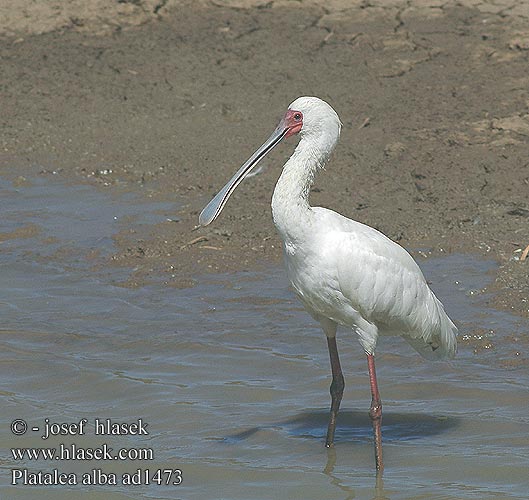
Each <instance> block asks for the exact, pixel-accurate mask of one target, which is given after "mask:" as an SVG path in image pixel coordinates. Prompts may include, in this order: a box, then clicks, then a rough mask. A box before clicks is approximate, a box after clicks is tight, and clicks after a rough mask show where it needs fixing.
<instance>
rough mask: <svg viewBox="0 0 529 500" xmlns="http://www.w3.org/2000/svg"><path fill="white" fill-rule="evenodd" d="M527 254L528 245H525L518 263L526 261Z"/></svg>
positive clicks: (528, 251)
mask: <svg viewBox="0 0 529 500" xmlns="http://www.w3.org/2000/svg"><path fill="white" fill-rule="evenodd" d="M528 254H529V245H527V246H526V247H525V249H524V251H523V252H522V255H520V262H523V261H524V260H525V259H527V255H528Z"/></svg>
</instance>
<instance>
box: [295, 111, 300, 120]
mask: <svg viewBox="0 0 529 500" xmlns="http://www.w3.org/2000/svg"><path fill="white" fill-rule="evenodd" d="M294 120H296V121H299V120H301V113H296V114H295V115H294Z"/></svg>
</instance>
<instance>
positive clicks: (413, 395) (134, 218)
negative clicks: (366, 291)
mask: <svg viewBox="0 0 529 500" xmlns="http://www.w3.org/2000/svg"><path fill="white" fill-rule="evenodd" d="M171 208H172V207H167V206H163V205H157V204H146V203H140V202H139V201H138V200H137V199H134V198H133V197H127V196H123V197H117V198H116V197H111V196H110V195H107V194H104V193H101V192H100V191H96V190H95V189H92V188H90V187H86V186H84V187H76V186H66V185H62V184H58V183H57V182H55V181H54V182H50V181H43V180H39V179H35V180H32V181H31V182H29V183H27V184H26V183H24V184H23V185H13V184H12V183H11V182H8V181H2V182H1V183H0V210H1V213H2V219H1V221H0V242H1V243H0V250H1V254H0V279H1V283H2V287H1V288H0V311H1V314H2V324H1V326H0V366H1V376H0V398H1V408H2V410H1V412H0V449H1V456H0V481H1V483H0V498H2V499H4V498H6V499H34V498H39V499H71V498H76V499H110V500H113V499H129V498H147V499H175V498H178V499H194V498H201V499H271V498H284V499H296V498H299V499H323V498H325V499H342V500H343V499H352V498H360V499H373V498H377V499H392V500H396V499H407V500H408V499H414V500H418V499H435V500H440V499H443V500H448V499H450V500H452V499H454V500H455V499H458V500H459V499H488V498H495V499H496V498H501V499H522V498H523V499H526V498H527V497H528V491H529V480H528V478H527V477H528V476H527V470H528V468H529V437H528V436H529V417H528V413H527V388H528V386H529V369H528V367H527V364H526V363H525V360H526V353H525V350H524V348H523V346H524V345H525V346H527V341H526V340H525V341H524V336H525V337H526V336H527V335H528V332H529V328H528V325H527V324H526V323H523V322H521V320H519V319H517V318H515V317H511V316H509V315H508V314H506V313H501V312H498V311H495V310H491V309H488V308H487V307H486V298H487V297H486V295H484V294H483V293H482V292H481V291H482V289H483V287H485V286H486V285H487V283H489V282H490V280H491V273H492V272H493V271H494V268H495V264H494V262H483V261H477V260H475V258H473V257H470V256H462V255H451V256H447V257H444V258H435V259H434V258H430V259H423V258H421V257H420V256H418V259H419V262H420V263H421V266H422V267H423V269H424V271H425V273H426V274H427V276H428V279H429V280H430V281H431V282H432V287H433V288H434V289H435V290H436V291H437V293H438V295H439V296H440V298H441V299H442V300H443V302H444V303H445V305H446V308H447V309H448V311H450V313H451V315H452V316H453V318H454V319H455V320H456V321H457V322H458V324H459V325H460V327H461V331H462V338H461V347H460V353H459V355H458V358H457V359H456V360H455V361H453V362H446V363H437V364H432V363H429V362H427V361H425V360H422V359H421V358H420V357H419V356H418V355H417V354H415V353H414V352H413V351H412V350H411V348H409V347H408V345H407V344H406V343H405V342H404V341H401V340H400V339H389V340H387V339H382V341H381V342H380V344H379V352H378V357H377V365H378V366H377V368H378V376H379V383H380V389H381V392H382V397H383V402H384V411H385V415H384V423H383V436H384V451H385V461H386V471H385V474H384V480H383V482H382V481H378V483H377V482H376V480H375V475H374V472H373V450H372V444H371V428H370V423H369V419H368V417H367V408H368V406H369V398H370V394H369V387H368V379H367V374H366V366H365V359H364V356H363V355H362V352H361V349H360V347H359V345H358V343H357V341H356V340H355V338H354V337H353V336H352V335H351V334H350V333H349V332H347V331H342V332H340V338H339V347H340V350H341V357H342V363H343V365H344V368H345V375H346V384H347V385H346V391H345V395H344V402H343V411H342V412H341V414H340V417H339V422H338V429H337V435H336V440H337V445H336V447H335V449H333V450H326V449H325V448H324V447H323V437H324V434H325V430H326V422H327V414H328V404H329V395H328V385H329V382H330V380H329V366H328V359H327V352H326V343H325V340H324V338H323V336H322V333H321V332H320V330H319V328H318V327H317V325H315V324H314V322H313V321H312V320H311V319H310V317H309V316H308V315H307V314H306V313H305V312H304V311H303V310H302V308H301V307H300V305H299V304H298V302H297V301H296V299H295V298H294V297H293V294H292V292H291V291H290V290H289V288H288V283H287V282H286V279H285V276H284V273H283V271H282V269H279V268H278V269H270V270H269V271H268V272H266V273H239V274H233V275H221V276H214V275H212V276H204V277H200V279H199V285H198V286H196V287H194V288H191V289H186V290H179V289H173V288H167V287H165V286H163V285H162V284H160V285H152V286H149V287H144V288H140V289H133V290H131V289H126V288H122V287H119V286H116V283H118V282H120V281H121V279H122V278H123V271H118V270H114V269H112V268H109V267H106V266H103V267H101V266H94V261H97V260H98V259H100V258H101V256H103V257H104V256H105V255H108V254H109V253H110V252H112V250H113V248H112V234H114V233H115V232H117V231H119V230H122V229H123V228H124V227H126V226H127V225H133V226H137V225H141V224H149V223H150V222H153V221H156V220H158V219H160V218H161V217H164V216H165V214H171ZM171 215H174V214H171ZM96 418H98V419H100V421H102V422H104V421H105V420H106V419H112V421H113V422H119V423H129V424H131V423H138V419H142V423H143V424H148V426H147V427H146V428H144V430H145V431H146V432H148V434H145V435H140V436H138V435H96V434H95V419H96ZM15 419H22V420H24V421H25V422H27V425H28V430H27V432H26V433H25V434H23V435H13V434H12V432H11V430H10V426H11V423H12V421H13V420H15ZM45 419H49V423H76V424H78V423H79V421H81V420H82V419H86V420H87V424H86V425H85V428H84V429H83V434H81V435H78V434H80V430H79V427H78V426H77V427H75V426H72V427H70V428H69V431H70V433H71V434H70V435H59V436H52V437H49V438H48V439H42V438H41V436H42V435H44V434H45V432H46V426H45ZM33 427H39V430H38V431H33V430H32V428H33ZM130 429H131V430H133V431H134V428H133V427H131V428H130ZM72 434H73V435H72ZM61 443H62V444H64V445H66V446H71V445H72V443H73V444H75V445H77V446H78V447H79V448H85V449H87V448H98V447H101V446H102V445H103V444H107V445H108V446H109V447H111V448H112V449H113V451H112V453H113V454H115V453H116V452H117V451H118V450H120V449H122V448H126V449H128V450H129V451H130V450H132V453H141V452H142V451H141V450H144V451H145V450H146V452H149V450H151V451H150V453H151V454H152V460H139V459H138V460H106V461H103V460H100V461H97V460H91V461H88V460H85V461H82V460H58V459H49V460H44V459H42V458H40V459H38V460H29V459H28V458H27V457H26V458H25V459H23V460H15V459H14V458H13V456H12V453H11V448H14V447H17V448H44V447H46V448H57V449H59V447H60V444H61ZM13 469H18V470H21V471H22V470H24V469H26V470H27V471H29V472H33V473H36V472H38V471H42V472H43V473H50V472H52V471H53V470H54V469H56V470H57V471H58V472H63V473H65V474H71V475H70V476H68V477H69V478H74V479H75V480H77V482H78V483H81V481H82V479H83V474H89V476H88V477H90V478H92V481H97V482H99V483H104V482H105V481H106V482H107V483H108V482H112V478H113V477H115V478H116V483H117V484H116V485H109V484H95V485H91V486H88V485H82V484H78V485H70V486H67V485H62V486H53V485H46V486H42V485H41V486H38V485H37V486H23V485H21V484H18V485H16V486H12V485H10V483H11V480H12V474H13V473H12V470H13ZM138 469H140V473H141V474H140V476H141V480H140V482H141V483H145V482H146V478H145V477H146V476H145V474H146V473H145V470H147V469H148V471H149V472H148V473H147V475H148V478H149V481H150V483H151V484H149V485H145V484H140V485H126V484H123V474H133V473H135V472H136V471H137V470H138ZM165 469H170V470H174V469H179V470H181V471H182V478H183V481H182V483H181V484H180V485H178V486H176V485H173V484H170V485H165V484H162V485H157V484H154V483H156V482H157V480H163V481H165V479H166V477H167V476H158V478H157V477H155V474H156V471H157V470H165ZM98 471H100V472H98ZM112 474H115V476H112ZM177 474H178V473H176V472H173V473H172V475H171V481H170V482H178V479H177ZM140 476H138V477H140ZM20 482H22V480H19V483H20Z"/></svg>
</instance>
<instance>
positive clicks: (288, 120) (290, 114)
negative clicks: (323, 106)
mask: <svg viewBox="0 0 529 500" xmlns="http://www.w3.org/2000/svg"><path fill="white" fill-rule="evenodd" d="M281 121H282V124H283V125H284V127H285V128H287V129H288V132H287V133H286V135H285V139H286V138H287V137H290V136H291V135H295V134H297V133H299V131H300V130H301V128H302V127H303V113H302V112H301V111H296V110H294V109H289V110H288V111H287V112H286V113H285V116H284V117H283V120H281Z"/></svg>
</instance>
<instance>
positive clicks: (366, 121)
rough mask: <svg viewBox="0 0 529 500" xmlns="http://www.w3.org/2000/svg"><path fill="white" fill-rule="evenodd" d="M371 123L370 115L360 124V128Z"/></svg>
mask: <svg viewBox="0 0 529 500" xmlns="http://www.w3.org/2000/svg"><path fill="white" fill-rule="evenodd" d="M370 123H371V118H369V116H368V117H367V118H366V119H365V120H364V121H363V122H362V125H360V126H359V127H358V129H361V128H364V127H367V126H369V124H370Z"/></svg>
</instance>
